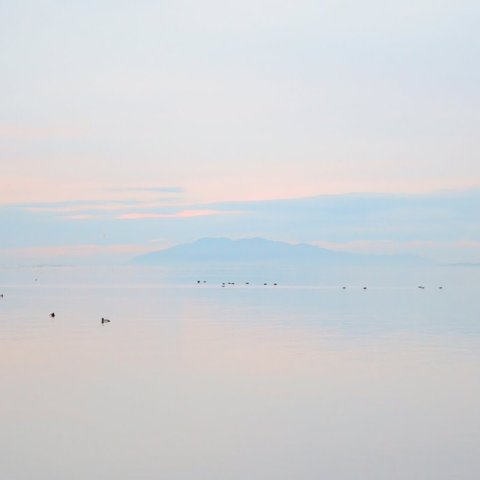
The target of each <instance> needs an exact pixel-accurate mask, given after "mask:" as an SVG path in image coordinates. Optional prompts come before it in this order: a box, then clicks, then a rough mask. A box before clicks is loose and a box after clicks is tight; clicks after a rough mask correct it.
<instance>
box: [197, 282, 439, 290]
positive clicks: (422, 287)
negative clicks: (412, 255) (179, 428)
mask: <svg viewBox="0 0 480 480" xmlns="http://www.w3.org/2000/svg"><path fill="white" fill-rule="evenodd" d="M202 283H207V281H206V280H197V285H200V284H202ZM227 285H232V286H233V285H235V282H222V283H221V287H226V286H227ZM244 285H250V282H244ZM263 285H264V286H267V285H268V283H267V282H264V283H263ZM271 285H273V286H277V285H278V283H272V284H271ZM417 288H419V289H421V290H425V288H426V287H425V286H424V285H418V287H417ZM346 289H347V287H346V286H345V285H343V286H342V290H346ZM362 289H363V290H367V289H368V287H366V286H364V287H362ZM438 289H439V290H443V286H442V285H440V286H439V287H438Z"/></svg>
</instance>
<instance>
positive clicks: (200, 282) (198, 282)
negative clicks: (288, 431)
mask: <svg viewBox="0 0 480 480" xmlns="http://www.w3.org/2000/svg"><path fill="white" fill-rule="evenodd" d="M202 283H207V281H206V280H197V285H200V284H202ZM227 285H231V286H234V285H239V284H236V283H235V282H222V283H221V285H220V286H221V287H223V288H225V287H226V286H227ZM243 285H250V282H243ZM263 285H264V286H267V285H268V283H267V282H264V283H263ZM271 285H273V286H275V287H276V286H277V285H278V283H276V282H275V283H272V284H271Z"/></svg>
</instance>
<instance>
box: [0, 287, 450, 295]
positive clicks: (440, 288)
mask: <svg viewBox="0 0 480 480" xmlns="http://www.w3.org/2000/svg"><path fill="white" fill-rule="evenodd" d="M438 289H439V290H442V289H443V287H438ZM2 297H3V295H2Z"/></svg>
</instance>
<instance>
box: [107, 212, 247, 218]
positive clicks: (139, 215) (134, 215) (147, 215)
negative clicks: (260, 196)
mask: <svg viewBox="0 0 480 480" xmlns="http://www.w3.org/2000/svg"><path fill="white" fill-rule="evenodd" d="M239 213H240V212H233V211H225V210H182V211H181V212H176V213H125V214H123V215H118V216H117V217H115V218H117V219H118V220H142V219H149V218H193V217H209V216H212V215H234V214H239Z"/></svg>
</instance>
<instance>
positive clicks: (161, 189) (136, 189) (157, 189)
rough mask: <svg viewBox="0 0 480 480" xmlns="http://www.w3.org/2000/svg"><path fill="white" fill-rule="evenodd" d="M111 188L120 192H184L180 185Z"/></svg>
mask: <svg viewBox="0 0 480 480" xmlns="http://www.w3.org/2000/svg"><path fill="white" fill-rule="evenodd" d="M111 190H115V191H122V192H152V193H184V192H185V189H184V188H182V187H177V186H173V187H166V186H160V187H117V188H112V189H111Z"/></svg>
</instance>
